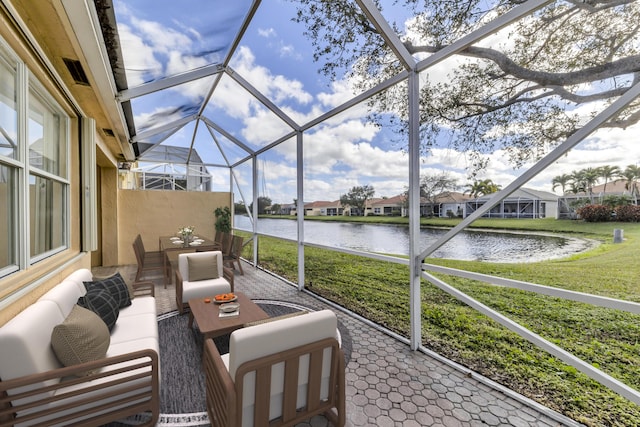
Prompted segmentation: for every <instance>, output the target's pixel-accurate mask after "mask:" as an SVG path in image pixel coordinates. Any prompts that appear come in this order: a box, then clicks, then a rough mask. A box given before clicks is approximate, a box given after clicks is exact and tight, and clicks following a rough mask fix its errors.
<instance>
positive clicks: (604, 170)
mask: <svg viewBox="0 0 640 427" xmlns="http://www.w3.org/2000/svg"><path fill="white" fill-rule="evenodd" d="M598 171H599V172H600V178H602V179H604V187H603V188H602V193H603V194H604V195H605V196H606V195H607V183H608V182H609V181H610V180H611V179H613V178H615V177H617V176H620V173H621V172H622V171H621V170H620V168H619V167H618V166H600V167H599V168H598Z"/></svg>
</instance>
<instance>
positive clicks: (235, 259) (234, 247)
mask: <svg viewBox="0 0 640 427" xmlns="http://www.w3.org/2000/svg"><path fill="white" fill-rule="evenodd" d="M243 243H244V238H243V237H242V236H237V235H234V236H233V237H232V239H231V244H230V245H229V251H228V252H227V254H226V255H225V256H224V265H225V266H228V267H230V268H233V269H235V267H234V264H235V263H238V270H240V275H241V276H244V271H242V264H241V263H240V255H242V244H243Z"/></svg>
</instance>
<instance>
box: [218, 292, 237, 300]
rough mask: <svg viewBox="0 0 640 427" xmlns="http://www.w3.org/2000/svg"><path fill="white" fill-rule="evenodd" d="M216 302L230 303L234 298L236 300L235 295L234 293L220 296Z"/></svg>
mask: <svg viewBox="0 0 640 427" xmlns="http://www.w3.org/2000/svg"><path fill="white" fill-rule="evenodd" d="M214 298H215V300H216V301H229V300H232V299H233V298H235V295H234V294H233V293H231V292H230V293H227V294H218V295H216V296H215V297H214Z"/></svg>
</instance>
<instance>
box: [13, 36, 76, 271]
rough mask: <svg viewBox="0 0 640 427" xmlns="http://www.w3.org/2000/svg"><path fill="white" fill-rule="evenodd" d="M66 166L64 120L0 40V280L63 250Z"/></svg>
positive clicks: (65, 243)
mask: <svg viewBox="0 0 640 427" xmlns="http://www.w3.org/2000/svg"><path fill="white" fill-rule="evenodd" d="M20 93H24V94H27V96H26V97H25V96H19V94H20ZM68 166H69V117H68V116H67V115H66V114H65V113H64V112H63V110H62V109H61V108H60V106H59V105H58V104H57V103H56V102H55V101H54V99H53V97H52V96H51V95H50V94H49V93H47V91H46V90H44V88H43V87H42V85H40V84H39V83H38V82H37V80H35V78H33V77H32V78H29V72H28V70H27V68H26V67H25V65H24V63H22V62H21V61H20V60H19V59H18V58H17V56H16V55H14V54H12V53H11V51H10V50H9V48H8V47H6V45H4V44H2V40H0V277H2V276H6V275H7V274H10V273H12V272H14V271H17V270H19V269H24V268H26V266H28V265H30V264H33V263H35V262H38V261H39V260H41V259H43V258H45V257H47V256H50V255H52V254H54V253H57V252H60V251H62V250H64V249H66V248H67V247H68V245H69V243H68V242H69V225H68V218H69V176H68Z"/></svg>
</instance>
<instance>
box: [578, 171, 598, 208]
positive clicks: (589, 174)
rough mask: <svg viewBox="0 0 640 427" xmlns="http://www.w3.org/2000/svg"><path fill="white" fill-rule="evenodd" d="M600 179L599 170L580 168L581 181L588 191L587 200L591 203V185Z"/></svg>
mask: <svg viewBox="0 0 640 427" xmlns="http://www.w3.org/2000/svg"><path fill="white" fill-rule="evenodd" d="M598 179H600V171H599V170H598V169H597V168H586V169H583V170H582V181H583V182H584V184H585V187H586V188H587V192H588V193H589V200H591V203H593V186H594V185H596V184H597V183H598Z"/></svg>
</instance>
